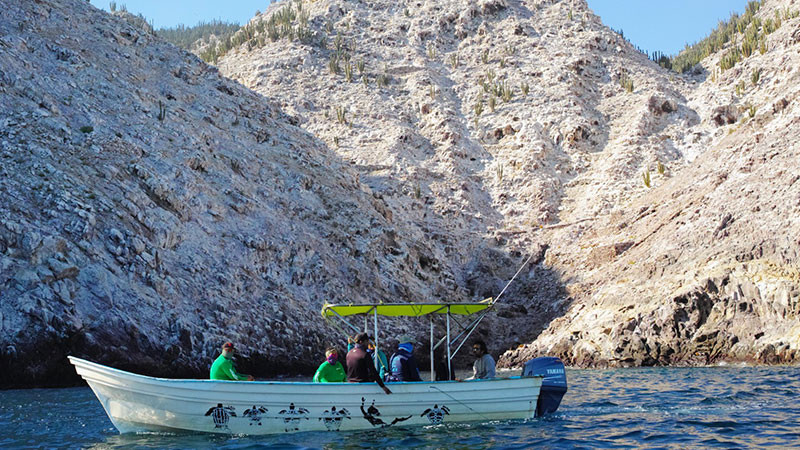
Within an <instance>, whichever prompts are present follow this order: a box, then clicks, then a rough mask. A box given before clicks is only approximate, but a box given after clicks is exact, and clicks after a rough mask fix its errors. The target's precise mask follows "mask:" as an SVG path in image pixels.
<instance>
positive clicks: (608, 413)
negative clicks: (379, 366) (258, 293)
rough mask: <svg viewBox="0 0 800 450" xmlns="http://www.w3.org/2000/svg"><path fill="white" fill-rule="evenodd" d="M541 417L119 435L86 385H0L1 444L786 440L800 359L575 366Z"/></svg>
mask: <svg viewBox="0 0 800 450" xmlns="http://www.w3.org/2000/svg"><path fill="white" fill-rule="evenodd" d="M568 377H569V382H570V391H569V393H568V394H567V396H566V397H565V398H564V402H563V404H562V406H561V409H559V411H558V412H557V413H556V414H553V415H551V416H549V417H546V418H542V419H533V420H512V421H491V422H485V423H466V424H443V425H438V426H428V427H417V428H393V429H388V430H368V431H361V432H350V433H328V432H312V433H298V434H292V435H277V436H266V437H248V436H221V435H189V434H187V435H174V434H163V433H162V434H157V433H150V434H139V435H124V436H122V435H119V434H118V433H117V432H116V430H115V429H114V427H113V426H112V425H111V423H110V422H109V420H108V418H107V417H106V415H105V413H104V412H103V410H102V408H101V407H100V404H99V403H98V402H97V400H96V399H95V397H94V395H93V394H92V392H91V391H90V390H89V389H88V388H74V389H54V390H45V389H34V390H17V391H0V426H2V428H3V429H4V433H3V434H2V435H0V447H2V448H7V447H22V448H25V447H27V448H30V447H84V448H98V449H107V448H209V449H212V448H223V449H237V450H238V449H252V448H263V447H265V446H268V447H271V448H279V449H291V450H296V449H334V448H335V449H339V448H347V449H361V448H364V449H367V448H369V449H372V448H375V447H379V448H382V449H383V450H391V449H397V448H420V447H424V448H443V449H448V450H461V449H465V450H470V449H484V448H487V447H492V448H502V449H528V448H532V447H536V448H543V449H562V448H585V449H607V448H620V449H623V448H625V449H627V448H636V449H639V448H658V449H683V448H768V447H772V448H787V447H794V446H796V445H797V442H798V440H800V409H798V408H797V407H796V405H797V400H798V397H799V396H800V377H798V368H796V367H719V368H699V369H689V368H641V369H626V370H570V371H569V373H568Z"/></svg>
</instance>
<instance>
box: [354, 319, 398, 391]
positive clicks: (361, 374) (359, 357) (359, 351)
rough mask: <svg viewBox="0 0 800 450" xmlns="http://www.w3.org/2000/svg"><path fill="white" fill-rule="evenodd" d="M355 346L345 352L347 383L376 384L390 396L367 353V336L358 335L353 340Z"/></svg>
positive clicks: (365, 334)
mask: <svg viewBox="0 0 800 450" xmlns="http://www.w3.org/2000/svg"><path fill="white" fill-rule="evenodd" d="M353 341H355V343H356V345H355V346H353V349H352V350H350V351H349V352H347V381H349V382H351V383H370V382H373V381H374V382H376V383H378V386H380V387H381V388H382V389H383V392H386V393H387V394H391V393H392V391H390V390H389V388H388V387H386V385H385V384H383V380H381V378H380V377H379V376H378V372H377V371H376V370H375V362H374V361H373V360H372V356H370V354H369V353H367V344H368V343H369V336H368V335H367V333H359V334H357V335H356V336H355V337H354V338H353Z"/></svg>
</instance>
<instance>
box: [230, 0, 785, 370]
mask: <svg viewBox="0 0 800 450" xmlns="http://www.w3.org/2000/svg"><path fill="white" fill-rule="evenodd" d="M798 8H800V6H798V5H796V4H795V3H794V2H792V1H789V0H784V1H777V0H776V1H767V2H765V4H764V6H763V7H762V8H761V9H760V10H759V11H758V12H757V14H756V16H757V17H758V18H759V21H758V24H757V25H753V27H755V31H756V34H757V35H760V36H761V38H760V39H761V40H763V41H764V43H765V44H764V49H763V53H761V52H750V53H752V54H748V55H747V56H744V55H741V54H740V55H739V58H740V60H741V61H740V62H739V63H738V64H737V65H736V66H735V67H733V68H730V69H728V70H722V69H721V67H720V59H721V58H723V57H725V55H727V54H728V52H727V51H728V50H730V49H731V48H733V46H734V45H735V46H737V48H738V46H740V45H742V44H743V43H744V42H745V39H744V36H745V33H746V30H742V31H741V33H740V34H739V35H738V36H737V37H736V39H733V40H732V41H731V42H729V43H728V44H727V47H726V48H725V49H724V50H723V51H719V52H717V53H715V54H713V55H711V56H709V57H708V58H707V59H706V60H705V61H704V62H703V64H702V66H699V67H697V68H695V69H694V70H693V71H692V72H690V73H689V74H688V75H685V76H684V75H678V74H676V73H674V72H669V71H667V70H665V69H662V68H660V67H658V66H657V65H655V64H654V63H652V62H650V61H649V60H647V58H646V57H645V56H644V55H642V54H641V53H639V52H637V51H636V50H635V49H633V48H632V46H631V45H630V44H629V43H627V42H626V41H625V40H624V39H622V38H621V37H620V36H618V35H617V34H616V33H614V32H613V31H611V30H609V29H608V28H607V27H605V26H604V25H603V24H602V22H601V20H600V18H599V17H597V16H595V15H594V14H593V13H592V11H591V10H590V9H589V8H588V6H587V4H586V3H585V2H584V1H581V0H563V1H548V0H543V1H542V0H539V1H536V0H533V1H506V0H481V1H477V2H474V1H469V2H468V1H459V0H449V1H439V2H388V1H372V2H356V1H343V0H327V1H324V0H323V1H316V2H299V1H296V0H295V1H292V2H287V1H284V2H278V3H276V4H273V5H272V6H271V7H270V8H269V9H268V10H267V11H266V12H265V13H264V14H261V15H258V16H256V17H254V18H253V20H252V21H251V22H250V24H249V25H248V26H247V27H245V29H244V30H243V31H242V32H241V33H242V34H240V36H239V42H241V45H239V46H238V47H236V48H233V49H231V50H229V51H227V53H226V54H225V55H224V57H222V58H221V59H220V60H219V62H218V65H219V67H220V71H221V72H222V73H223V74H225V75H226V76H229V77H231V78H233V79H235V80H238V81H240V82H241V83H242V84H243V85H245V86H247V87H249V88H251V89H253V90H254V91H256V92H258V93H261V94H263V95H264V96H266V97H268V98H270V99H272V100H273V101H275V102H276V103H279V104H280V105H281V107H283V108H284V110H285V111H287V112H289V113H290V114H292V115H294V116H296V117H297V118H298V123H299V125H300V126H301V127H302V128H304V129H306V130H308V131H309V132H310V133H312V134H314V135H315V136H318V137H319V138H320V139H321V140H323V141H324V142H326V143H327V144H328V145H329V147H330V148H331V149H332V150H334V151H335V152H336V153H338V154H339V155H340V156H341V158H342V159H343V160H344V161H345V162H347V163H349V164H350V165H351V167H353V168H354V169H355V170H357V171H358V172H359V173H360V176H361V180H362V181H363V182H364V183H365V184H367V185H369V187H370V188H371V190H372V191H373V192H374V193H375V195H376V196H378V197H380V198H382V199H383V200H384V201H385V202H386V204H387V205H388V206H389V208H390V210H391V211H392V214H393V221H394V222H395V223H397V224H398V225H399V224H403V226H404V228H406V229H407V230H408V231H409V232H410V233H412V234H411V235H410V237H412V238H413V239H415V240H416V241H426V240H427V241H428V242H430V244H431V248H432V251H433V252H434V253H433V255H431V256H429V257H428V259H427V260H428V261H435V262H436V263H437V264H438V265H440V267H441V269H442V272H443V273H452V274H453V275H454V277H455V280H456V283H457V284H459V285H460V286H463V287H464V288H466V294H467V297H468V298H469V297H473V298H479V297H482V296H488V295H496V293H497V292H498V291H499V290H500V288H501V287H502V281H501V280H504V279H508V278H509V277H510V276H511V275H512V274H513V272H514V270H515V269H516V268H517V266H518V265H519V264H520V263H521V262H522V261H524V260H525V259H526V258H527V257H528V256H529V255H533V261H534V263H533V265H532V266H530V267H529V268H528V269H527V270H526V271H524V272H523V275H522V278H521V281H520V282H519V284H515V285H514V286H512V289H511V290H510V291H509V292H507V294H506V296H505V299H504V306H505V309H504V310H502V311H501V312H500V314H499V316H500V318H501V319H500V320H498V321H497V322H494V323H492V324H490V325H488V326H487V327H486V328H484V329H483V330H482V333H483V334H484V336H485V337H486V338H487V339H489V340H490V341H491V342H492V343H493V344H494V348H495V349H502V348H508V347H509V346H515V344H516V343H523V342H530V341H533V342H532V343H529V344H526V345H525V346H524V347H522V348H520V349H517V350H514V351H511V352H509V353H507V354H506V355H504V357H503V363H505V364H509V365H513V364H517V363H519V362H521V361H522V360H524V359H525V358H528V357H530V356H534V355H540V354H556V355H558V356H561V357H563V358H564V359H565V360H566V361H568V362H569V363H571V364H574V365H580V366H593V365H635V364H706V363H711V362H714V361H720V360H727V361H754V360H757V361H763V362H775V361H793V360H795V357H796V353H795V349H796V348H797V347H798V345H800V342H797V336H798V334H797V330H798V329H797V328H796V327H797V325H798V322H797V314H798V312H800V311H798V305H797V302H798V290H797V287H798V278H797V276H796V274H797V265H796V259H795V256H796V252H797V249H798V245H797V244H798V242H797V241H796V237H795V236H796V235H797V234H798V233H797V226H796V222H793V220H794V216H795V214H793V213H794V212H795V211H796V210H797V207H798V205H797V204H796V198H797V189H798V185H796V184H795V176H796V174H797V171H795V170H793V169H792V168H791V167H792V166H791V164H789V161H791V160H792V158H794V157H795V154H794V148H793V142H794V139H793V138H792V136H793V134H792V133H794V132H795V130H796V129H797V128H796V127H792V124H796V117H797V116H796V114H795V113H794V111H796V110H795V109H794V102H793V99H794V93H795V92H796V91H797V88H798V82H797V81H798V80H797V78H796V72H795V69H794V68H795V67H797V65H796V64H794V62H795V59H796V58H795V55H796V53H797V49H798V44H797V42H796V41H797V37H796V34H797V29H798V26H800V21H798V19H797V18H796V17H793V12H794V11H795V10H797V9H798ZM776 13H777V14H780V15H781V16H780V17H781V26H779V27H777V29H776V30H775V31H772V32H767V31H766V29H767V28H768V25H767V22H768V19H771V18H773V17H775V14H776ZM772 20H773V23H772V26H773V27H774V25H775V19H772ZM775 61H780V63H779V64H775V63H774V62H775ZM757 69H760V72H759V78H758V79H757V80H755V81H753V80H754V79H755V78H756V76H755V75H753V73H754V71H756V70H757ZM742 83H743V84H742ZM776 158H777V159H776ZM783 160H785V162H783ZM743 167H746V169H744V168H743ZM765 180H771V181H770V182H766V181H765ZM555 317H559V318H558V319H556V320H554V321H552V322H550V320H551V319H553V318H555ZM765 324H771V325H772V326H770V327H769V330H762V329H763V328H765V326H764V325H765ZM543 327H547V329H546V331H545V332H544V333H543V334H541V335H539V332H540V330H542V328H543Z"/></svg>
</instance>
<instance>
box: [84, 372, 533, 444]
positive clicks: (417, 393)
mask: <svg viewBox="0 0 800 450" xmlns="http://www.w3.org/2000/svg"><path fill="white" fill-rule="evenodd" d="M69 359H70V362H72V364H73V365H74V366H75V369H76V370H77V372H78V374H79V375H80V376H82V377H83V379H84V380H86V382H87V383H88V384H89V386H90V387H91V389H92V391H94V393H95V395H97V398H98V399H99V400H100V403H101V404H102V405H103V408H104V409H105V411H106V413H107V414H108V416H109V418H110V419H111V422H113V424H114V426H115V427H116V428H117V429H118V430H119V431H120V432H121V433H130V432H140V431H178V430H181V431H194V432H208V433H232V434H248V435H256V434H274V433H286V432H296V431H325V430H330V431H339V430H341V431H344V430H363V429H372V428H380V427H387V426H393V425H395V426H405V425H430V424H438V423H449V422H466V421H483V420H497V419H527V418H532V417H533V416H534V414H535V411H536V402H537V399H538V396H539V390H540V388H541V385H542V378H541V377H538V376H537V377H514V378H498V379H492V380H477V381H465V382H455V381H446V382H436V383H428V382H417V383H387V385H388V386H389V387H390V389H391V390H392V394H391V395H387V394H385V393H384V392H383V391H382V390H381V389H380V388H379V387H378V385H377V384H374V383H303V382H275V381H266V382H260V381H255V382H244V381H238V382H237V381H215V380H172V379H164V378H153V377H147V376H142V375H136V374H133V373H130V372H125V371H122V370H117V369H113V368H110V367H106V366H103V365H100V364H96V363H92V362H89V361H85V360H82V359H79V358H74V357H69Z"/></svg>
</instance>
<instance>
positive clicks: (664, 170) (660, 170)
mask: <svg viewBox="0 0 800 450" xmlns="http://www.w3.org/2000/svg"><path fill="white" fill-rule="evenodd" d="M657 167H658V174H659V175H664V172H666V170H667V168H666V167H664V164H661V161H659V162H658V166H657Z"/></svg>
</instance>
